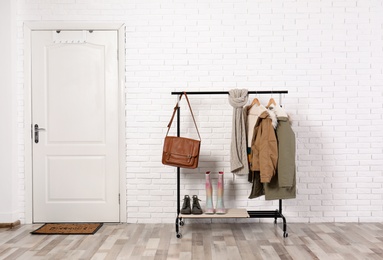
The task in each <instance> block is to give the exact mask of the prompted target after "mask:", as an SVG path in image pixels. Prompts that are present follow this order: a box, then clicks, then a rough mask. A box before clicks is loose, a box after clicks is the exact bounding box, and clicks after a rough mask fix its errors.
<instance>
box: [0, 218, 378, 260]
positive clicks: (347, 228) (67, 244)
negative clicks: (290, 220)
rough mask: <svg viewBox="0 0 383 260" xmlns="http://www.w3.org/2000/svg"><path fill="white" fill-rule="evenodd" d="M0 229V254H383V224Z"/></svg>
mask: <svg viewBox="0 0 383 260" xmlns="http://www.w3.org/2000/svg"><path fill="white" fill-rule="evenodd" d="M39 226H41V225H22V226H19V227H18V228H14V229H12V230H10V229H0V259H28V260H29V259H71V260H73V259H129V260H131V259H182V260H184V259H203V260H205V259H219V260H224V259H230V260H233V259H234V260H237V259H251V260H254V259H267V260H270V259H304V260H307V259H325V260H329V259H347V260H352V259H358V260H360V259H383V224H382V223H369V224H353V223H346V224H344V223H342V224H339V223H337V224H334V223H325V224H288V234H289V236H288V237H287V238H283V236H282V230H281V226H280V224H278V225H274V224H273V223H271V224H268V223H251V224H249V223H246V224H239V223H235V224H221V223H214V224H206V223H205V224H197V223H188V222H186V224H185V226H183V227H182V230H181V231H182V235H183V237H182V238H181V239H178V238H176V236H175V227H174V225H172V224H105V225H104V226H103V227H102V228H101V229H100V230H99V231H98V232H97V233H96V234H95V235H89V236H82V235H70V236H66V235H50V236H46V235H31V234H30V233H29V232H31V231H32V230H34V229H36V228H38V227H39Z"/></svg>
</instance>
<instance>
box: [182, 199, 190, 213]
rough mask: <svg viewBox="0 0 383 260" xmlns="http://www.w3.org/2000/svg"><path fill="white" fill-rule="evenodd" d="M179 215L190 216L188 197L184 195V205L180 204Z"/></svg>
mask: <svg viewBox="0 0 383 260" xmlns="http://www.w3.org/2000/svg"><path fill="white" fill-rule="evenodd" d="M181 214H191V207H190V197H189V195H185V197H184V203H183V204H182V208H181Z"/></svg>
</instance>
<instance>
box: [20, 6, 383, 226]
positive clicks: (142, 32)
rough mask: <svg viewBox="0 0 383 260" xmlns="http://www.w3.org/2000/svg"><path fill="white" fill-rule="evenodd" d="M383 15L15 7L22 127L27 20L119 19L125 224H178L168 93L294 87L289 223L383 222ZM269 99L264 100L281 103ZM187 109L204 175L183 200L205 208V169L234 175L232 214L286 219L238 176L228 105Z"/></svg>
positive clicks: (199, 100)
mask: <svg viewBox="0 0 383 260" xmlns="http://www.w3.org/2000/svg"><path fill="white" fill-rule="evenodd" d="M382 13H383V2H382V1H376V0H347V1H345V0H343V1H342V0H320V1H319V0H317V1H312V0H302V1H301V0H300V1H297V0H284V1H280V0H255V1H253V0H209V1H202V0H198V1H186V0H147V1H142V0H125V1H124V0H109V1H106V0H97V1H95V0H18V10H17V21H18V25H19V31H18V35H19V39H18V40H19V42H18V43H19V45H20V46H19V53H18V59H19V60H18V64H19V70H18V75H19V77H20V78H19V80H18V82H19V84H20V92H21V93H20V95H19V96H18V99H20V100H19V101H18V102H19V108H20V110H19V117H20V118H19V121H20V122H22V121H23V112H22V111H23V100H22V96H23V93H22V92H23V90H22V89H23V88H22V84H23V76H22V75H23V59H24V58H23V55H24V53H23V51H22V48H23V44H24V39H23V34H22V24H23V22H24V21H76V22H79V21H80V22H81V21H83V22H121V23H124V24H125V25H126V68H125V71H126V75H125V79H126V84H125V91H126V153H127V157H126V165H127V167H126V181H127V187H126V194H127V202H126V205H127V216H126V221H127V222H128V223H159V222H161V223H173V222H174V219H175V217H176V170H175V168H172V167H167V166H163V165H162V164H161V152H162V144H163V139H164V136H165V133H166V126H167V124H168V121H169V119H170V116H171V113H172V110H173V107H174V104H175V101H176V97H175V96H172V95H170V93H171V91H182V90H187V91H203V90H204V91H206V90H211V91H222V90H230V89H233V88H247V89H249V90H288V91H289V94H287V95H283V99H282V101H283V102H282V103H283V107H284V108H285V110H286V111H287V112H288V113H289V114H290V115H291V117H292V119H293V129H294V131H295V134H296V141H297V142H296V143H297V198H296V199H293V200H286V201H284V204H283V205H284V206H283V213H284V215H285V216H286V217H287V221H288V222H337V221H341V222H382V221H383V172H382V171H383V156H382V154H383V116H382V115H383V105H382V104H383V38H382V35H383V16H382ZM253 97H255V96H250V100H251V99H252V98H253ZM258 98H259V99H260V100H261V103H263V104H267V102H268V99H269V98H270V96H269V95H265V96H258ZM274 98H276V100H277V101H278V100H279V97H278V96H274ZM190 101H191V104H192V106H193V109H194V113H195V116H196V120H197V122H198V125H199V129H200V132H201V136H202V148H201V158H200V167H199V168H198V169H197V170H183V171H182V174H181V195H182V196H183V195H184V194H189V195H193V194H196V195H199V196H200V198H201V199H202V202H201V203H202V205H204V199H205V197H204V196H205V190H204V172H205V171H207V170H210V171H212V173H213V183H214V186H215V185H216V181H217V172H218V171H220V170H223V171H225V173H226V179H225V181H226V183H225V189H226V190H225V203H226V206H227V207H244V208H248V209H254V210H262V209H268V210H269V209H276V208H277V206H278V203H277V201H274V202H270V201H265V200H264V198H260V199H254V200H249V199H248V198H247V197H248V195H249V193H250V189H251V185H250V184H249V183H248V182H247V179H246V178H241V177H238V178H236V180H235V181H233V179H232V175H231V173H230V172H229V168H230V164H229V161H230V151H229V150H230V138H231V120H232V107H231V106H230V105H229V103H228V98H227V96H197V95H195V96H190ZM182 111H183V112H182V119H181V120H182V134H185V135H186V134H187V135H189V136H191V137H195V136H196V133H195V130H194V126H193V124H192V121H191V119H190V117H189V112H187V107H186V106H185V103H182ZM20 125H21V126H20V129H19V132H20V133H22V132H23V131H24V129H23V128H22V123H21V124H20ZM172 133H175V125H174V128H173V129H172ZM23 142H24V141H23V140H19V143H20V156H19V157H20V158H19V164H20V181H21V182H22V183H23V178H24V177H23V171H24V170H23V165H24V159H23V157H22V154H23V152H22V149H23ZM214 188H215V187H214ZM23 196H24V193H22V196H21V198H20V204H21V205H23V203H24V198H23Z"/></svg>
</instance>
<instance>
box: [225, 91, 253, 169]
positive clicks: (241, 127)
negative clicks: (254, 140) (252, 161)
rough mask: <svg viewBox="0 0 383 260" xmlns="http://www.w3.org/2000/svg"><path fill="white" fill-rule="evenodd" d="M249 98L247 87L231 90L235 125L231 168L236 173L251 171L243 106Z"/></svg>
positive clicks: (230, 101)
mask: <svg viewBox="0 0 383 260" xmlns="http://www.w3.org/2000/svg"><path fill="white" fill-rule="evenodd" d="M247 100H248V91H247V89H232V90H230V91H229V103H230V105H231V106H232V107H233V122H232V124H233V127H232V133H231V147H230V170H231V172H232V173H234V174H236V175H245V174H248V173H249V166H248V162H247V161H248V160H247V145H246V127H245V120H244V117H243V113H242V110H243V106H244V105H246V103H247Z"/></svg>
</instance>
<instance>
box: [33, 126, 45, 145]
mask: <svg viewBox="0 0 383 260" xmlns="http://www.w3.org/2000/svg"><path fill="white" fill-rule="evenodd" d="M40 131H45V128H39V125H38V124H35V143H36V144H37V143H38V142H39V132H40Z"/></svg>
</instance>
